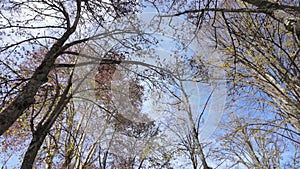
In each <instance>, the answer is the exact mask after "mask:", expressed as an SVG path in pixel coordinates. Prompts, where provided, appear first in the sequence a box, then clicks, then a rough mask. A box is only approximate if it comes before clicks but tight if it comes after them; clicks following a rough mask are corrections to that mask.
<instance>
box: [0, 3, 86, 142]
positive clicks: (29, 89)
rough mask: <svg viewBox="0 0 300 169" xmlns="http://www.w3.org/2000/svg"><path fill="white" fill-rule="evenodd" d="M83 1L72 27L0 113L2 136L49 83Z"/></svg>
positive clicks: (76, 21)
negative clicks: (44, 85)
mask: <svg viewBox="0 0 300 169" xmlns="http://www.w3.org/2000/svg"><path fill="white" fill-rule="evenodd" d="M80 5H81V0H77V14H76V19H75V21H74V24H73V26H72V27H70V28H69V29H67V31H66V32H65V33H64V34H63V36H62V37H61V38H60V39H58V40H57V42H56V43H55V44H54V45H53V46H52V47H51V49H50V51H49V52H48V53H47V54H46V55H45V58H44V60H43V61H42V63H41V65H40V66H39V67H38V68H37V69H36V70H35V72H34V74H33V75H32V77H31V78H30V80H29V82H28V83H27V84H26V86H25V87H24V89H23V91H22V92H21V93H20V94H19V95H18V96H17V97H16V99H15V100H14V101H13V102H12V103H11V104H9V105H8V107H6V108H5V109H4V110H3V111H2V112H1V113H0V136H1V135H2V134H3V133H4V132H5V131H6V130H7V129H8V128H9V127H10V126H11V125H13V123H14V122H15V121H16V120H17V119H18V118H19V117H20V116H21V115H22V114H23V113H24V111H25V110H26V109H27V108H29V106H30V105H32V104H33V103H34V96H35V94H36V92H37V91H38V89H39V88H40V86H41V85H42V84H44V83H46V82H47V81H48V78H47V77H48V74H49V72H50V71H51V70H52V69H53V67H54V63H55V60H56V58H57V57H58V56H59V55H60V54H61V52H63V51H64V50H65V48H64V46H63V45H64V43H65V42H66V41H67V40H68V38H69V37H70V35H72V34H73V33H74V32H75V30H76V26H77V24H78V22H79V17H80V12H81V6H80Z"/></svg>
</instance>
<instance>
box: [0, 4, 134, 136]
mask: <svg viewBox="0 0 300 169" xmlns="http://www.w3.org/2000/svg"><path fill="white" fill-rule="evenodd" d="M2 3H3V7H2V8H3V9H4V10H5V11H7V12H5V13H1V14H2V18H3V20H4V24H3V25H2V27H1V29H2V30H3V32H4V34H5V35H6V36H12V34H11V32H15V30H16V32H15V34H16V35H17V34H21V35H24V36H23V37H22V39H21V40H19V41H17V42H13V41H12V42H8V43H7V44H4V46H3V47H2V48H1V53H2V55H6V56H9V55H10V54H12V53H13V52H14V51H13V50H11V49H13V48H20V49H23V50H24V49H25V46H24V45H25V44H26V43H29V44H33V45H35V44H37V45H40V46H42V47H43V46H45V43H44V42H47V41H49V40H54V41H55V43H54V44H53V45H52V46H51V47H49V48H48V49H47V53H46V54H45V56H44V58H43V59H42V60H41V62H40V65H39V66H38V67H37V68H36V70H35V71H34V73H33V74H32V76H31V78H30V79H29V80H28V82H27V83H26V84H25V86H24V87H23V89H22V91H21V92H20V93H18V94H17V95H16V97H15V99H14V101H13V102H11V103H10V104H8V105H6V106H5V107H4V109H3V110H2V112H1V114H0V134H1V135H2V134H3V133H4V132H5V131H6V130H7V129H8V128H9V127H10V126H11V125H12V124H13V123H14V122H15V121H16V120H17V119H18V118H19V117H20V116H21V115H22V114H23V113H24V111H25V110H26V109H27V108H29V106H30V105H32V104H33V103H34V95H35V94H36V92H37V91H38V89H39V87H40V86H41V85H42V84H44V83H46V82H47V76H48V74H49V72H50V71H51V70H53V68H55V61H56V59H57V58H59V56H61V55H62V54H64V53H67V49H69V48H70V47H72V46H74V45H77V44H80V43H84V42H86V41H88V40H89V39H90V38H91V37H97V36H101V35H91V34H88V35H87V36H83V37H77V38H76V39H73V37H71V35H73V34H74V33H75V32H77V33H79V32H78V30H77V27H78V26H79V25H82V24H84V23H85V24H87V23H98V24H100V25H101V23H103V19H104V18H105V17H111V18H116V17H120V16H123V15H126V14H128V13H131V12H132V11H133V8H132V7H134V6H136V5H137V3H135V2H122V1H118V2H111V3H101V1H99V2H98V1H96V2H90V1H81V0H78V1H76V2H72V1H63V2H61V1H53V2H44V1H30V0H28V1H27V0H26V1H22V2H2ZM35 6H38V8H34V7H35ZM66 6H68V8H67V7H66ZM101 10H104V11H106V13H105V15H102V14H101V13H99V11H101ZM45 11H49V12H50V13H51V14H50V15H49V14H47V12H45ZM29 12H30V14H28V13H29ZM32 12H33V13H32ZM16 15H24V16H28V17H24V18H20V20H10V19H9V18H13V17H15V16H16ZM89 18H93V19H94V20H91V19H89ZM39 19H44V20H48V19H49V20H53V22H54V23H55V24H51V23H44V24H42V25H41V24H37V22H39ZM28 25H32V26H28ZM17 29H18V30H17ZM36 29H43V30H49V29H50V30H51V29H52V30H55V31H48V32H45V35H41V34H40V33H34V30H36ZM88 29H89V28H87V30H88ZM8 32H10V33H8ZM6 33H7V34H6ZM82 33H83V32H82ZM27 35H28V36H27ZM106 35H107V34H106ZM71 39H72V40H71ZM73 54H76V53H73ZM8 68H9V67H8V66H6V69H8ZM13 70H14V69H13Z"/></svg>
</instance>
